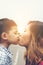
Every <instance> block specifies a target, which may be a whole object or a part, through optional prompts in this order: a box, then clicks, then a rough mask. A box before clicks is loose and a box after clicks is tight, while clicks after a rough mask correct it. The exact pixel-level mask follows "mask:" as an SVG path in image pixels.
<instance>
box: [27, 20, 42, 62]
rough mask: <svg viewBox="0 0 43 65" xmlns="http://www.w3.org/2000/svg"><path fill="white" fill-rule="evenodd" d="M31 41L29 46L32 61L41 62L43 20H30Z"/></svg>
mask: <svg viewBox="0 0 43 65" xmlns="http://www.w3.org/2000/svg"><path fill="white" fill-rule="evenodd" d="M28 25H30V32H31V36H32V38H31V42H30V46H29V48H28V55H29V61H30V62H33V61H35V62H40V61H41V60H42V59H43V22H40V21H30V22H29V23H28Z"/></svg>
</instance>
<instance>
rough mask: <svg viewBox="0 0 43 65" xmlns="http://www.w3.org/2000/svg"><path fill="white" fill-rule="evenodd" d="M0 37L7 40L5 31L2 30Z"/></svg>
mask: <svg viewBox="0 0 43 65" xmlns="http://www.w3.org/2000/svg"><path fill="white" fill-rule="evenodd" d="M1 38H2V39H4V40H7V38H8V34H7V33H6V32H3V33H2V35H1Z"/></svg>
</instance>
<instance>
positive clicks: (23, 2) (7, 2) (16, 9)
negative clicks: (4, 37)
mask: <svg viewBox="0 0 43 65" xmlns="http://www.w3.org/2000/svg"><path fill="white" fill-rule="evenodd" d="M0 18H10V19H13V20H14V21H15V22H16V23H17V25H18V28H20V30H21V31H22V30H23V28H24V27H25V26H26V24H27V23H28V22H29V21H30V20H40V21H42V22H43V0H0ZM10 50H11V53H12V60H13V65H25V60H24V52H25V48H24V47H20V46H18V45H17V46H15V45H11V46H10Z"/></svg>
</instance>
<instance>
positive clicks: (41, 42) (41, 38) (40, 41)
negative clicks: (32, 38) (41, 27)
mask: <svg viewBox="0 0 43 65" xmlns="http://www.w3.org/2000/svg"><path fill="white" fill-rule="evenodd" d="M39 45H40V47H43V37H40V39H39Z"/></svg>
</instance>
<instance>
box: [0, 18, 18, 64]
mask: <svg viewBox="0 0 43 65" xmlns="http://www.w3.org/2000/svg"><path fill="white" fill-rule="evenodd" d="M18 41H19V38H18V31H17V25H16V23H15V22H14V21H13V20H10V19H8V18H3V19H0V65H12V60H11V53H10V51H9V50H8V47H9V45H10V44H17V43H18Z"/></svg>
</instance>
